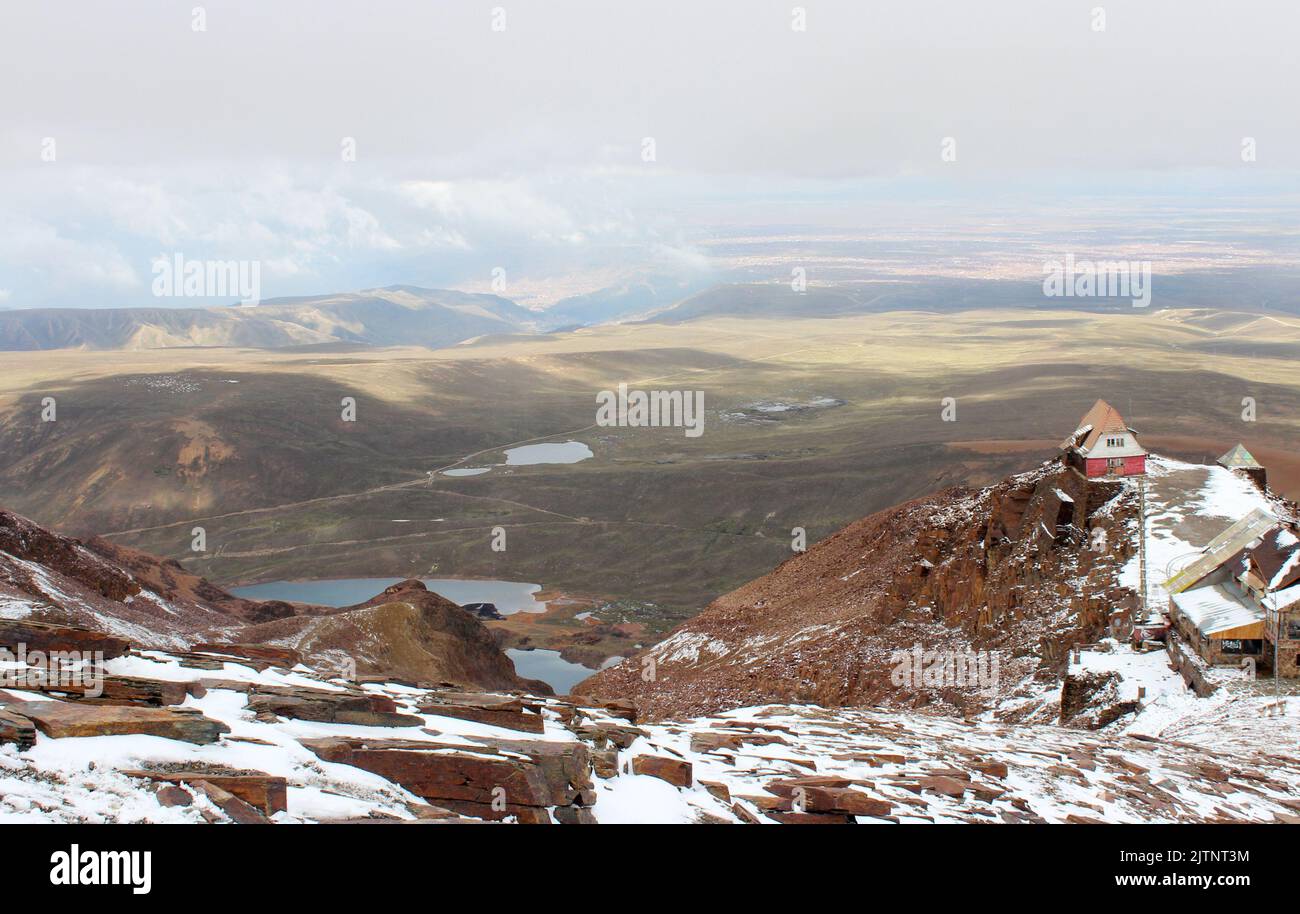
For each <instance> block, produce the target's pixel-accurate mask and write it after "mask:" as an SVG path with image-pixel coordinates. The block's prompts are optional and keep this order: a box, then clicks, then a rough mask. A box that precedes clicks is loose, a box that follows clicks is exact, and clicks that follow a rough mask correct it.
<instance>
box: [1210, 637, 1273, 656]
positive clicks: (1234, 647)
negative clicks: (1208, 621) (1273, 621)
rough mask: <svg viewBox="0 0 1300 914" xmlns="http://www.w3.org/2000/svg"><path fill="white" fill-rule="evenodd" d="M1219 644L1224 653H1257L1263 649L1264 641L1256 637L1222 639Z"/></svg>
mask: <svg viewBox="0 0 1300 914" xmlns="http://www.w3.org/2000/svg"><path fill="white" fill-rule="evenodd" d="M1219 645H1220V649H1221V650H1222V651H1223V653H1225V654H1258V653H1260V651H1262V650H1263V649H1264V642H1262V641H1260V640H1259V639H1258V638H1251V639H1250V640H1240V641H1234V640H1228V639H1224V640H1223V641H1220V642H1219Z"/></svg>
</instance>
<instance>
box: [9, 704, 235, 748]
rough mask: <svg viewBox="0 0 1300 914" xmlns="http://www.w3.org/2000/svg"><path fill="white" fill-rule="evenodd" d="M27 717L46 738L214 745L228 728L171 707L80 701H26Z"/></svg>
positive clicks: (25, 715) (25, 712)
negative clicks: (141, 738)
mask: <svg viewBox="0 0 1300 914" xmlns="http://www.w3.org/2000/svg"><path fill="white" fill-rule="evenodd" d="M23 716H24V717H26V718H29V719H30V720H31V721H32V723H34V724H35V725H36V729H38V730H40V731H41V732H42V733H44V734H45V735H46V736H49V737H52V738H54V739H63V738H66V737H74V736H124V735H128V734H142V735H145V736H161V737H163V738H164V739H177V740H182V741H184V742H187V743H198V744H200V745H202V744H205V743H215V742H216V741H217V740H218V739H219V738H220V737H221V734H223V733H229V732H230V728H229V727H227V726H226V725H225V724H223V723H221V722H220V721H216V720H212V719H211V718H209V717H204V716H203V715H202V714H198V713H193V712H187V711H180V710H173V709H171V708H142V707H136V706H134V705H102V704H93V705H92V704H84V703H81V702H62V701H29V702H27V703H26V704H24V705H23Z"/></svg>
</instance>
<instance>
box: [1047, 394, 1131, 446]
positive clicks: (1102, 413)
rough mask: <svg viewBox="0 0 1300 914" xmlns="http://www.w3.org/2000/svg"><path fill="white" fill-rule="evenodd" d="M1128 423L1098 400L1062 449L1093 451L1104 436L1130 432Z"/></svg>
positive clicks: (1113, 409) (1108, 405)
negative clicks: (1076, 448)
mask: <svg viewBox="0 0 1300 914" xmlns="http://www.w3.org/2000/svg"><path fill="white" fill-rule="evenodd" d="M1130 431H1132V429H1130V428H1129V427H1128V423H1127V422H1125V421H1124V417H1123V416H1121V415H1120V414H1119V410H1117V409H1116V408H1115V407H1113V406H1111V405H1110V404H1109V403H1107V402H1106V401H1105V400H1098V401H1097V402H1096V403H1094V404H1093V406H1092V409H1090V410H1088V412H1087V413H1085V414H1084V416H1083V418H1082V419H1080V420H1079V427H1078V429H1077V430H1076V431H1075V433H1074V434H1073V435H1071V436H1070V437H1068V438H1066V439H1065V440H1064V441H1063V442H1061V447H1063V448H1072V447H1079V448H1082V449H1083V450H1085V451H1090V450H1092V448H1093V446H1094V445H1096V443H1097V440H1098V439H1099V438H1101V436H1102V435H1105V434H1108V433H1112V432H1130Z"/></svg>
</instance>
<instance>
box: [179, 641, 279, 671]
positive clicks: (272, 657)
mask: <svg viewBox="0 0 1300 914" xmlns="http://www.w3.org/2000/svg"><path fill="white" fill-rule="evenodd" d="M190 650H191V651H193V652H194V653H196V654H223V655H225V656H227V657H240V658H243V659H246V660H258V661H261V662H262V663H273V664H275V665H276V666H283V667H285V668H288V669H292V668H293V667H295V666H297V665H298V664H300V663H302V654H300V653H298V652H297V651H295V650H294V649H293V648H291V647H274V646H272V645H269V644H215V643H209V642H204V643H202V644H196V645H194V646H193V647H191V648H190Z"/></svg>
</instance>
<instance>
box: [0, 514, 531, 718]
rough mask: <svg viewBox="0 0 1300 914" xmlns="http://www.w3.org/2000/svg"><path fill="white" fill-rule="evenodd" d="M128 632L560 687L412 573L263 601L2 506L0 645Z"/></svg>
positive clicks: (478, 682)
mask: <svg viewBox="0 0 1300 914" xmlns="http://www.w3.org/2000/svg"><path fill="white" fill-rule="evenodd" d="M42 624H44V625H45V626H46V629H43V628H42ZM50 625H54V626H57V627H58V630H59V631H64V632H68V634H65V635H64V636H63V638H64V641H63V642H59V643H54V642H51V641H49V640H48V638H47V637H45V636H43V635H42V632H44V631H46V630H47V629H48V626H50ZM70 629H81V630H85V632H86V633H85V634H75V633H73V632H71V631H70ZM74 635H75V636H74ZM69 639H72V640H69ZM128 640H130V641H131V642H133V643H136V644H139V645H141V646H144V647H152V648H161V649H167V650H177V649H181V648H185V647H188V646H192V653H193V656H192V657H190V658H189V659H188V661H187V662H188V663H189V664H190V665H196V666H197V665H201V664H203V663H205V662H207V663H210V664H211V665H212V668H213V669H220V668H221V661H215V662H214V661H212V660H210V659H208V660H205V659H204V658H205V656H206V655H209V654H212V653H213V652H216V653H219V654H221V655H223V656H225V657H231V658H237V659H238V660H239V661H240V662H242V663H245V664H247V665H255V666H256V665H266V664H276V665H279V666H282V667H286V668H290V667H293V666H295V665H296V664H298V663H301V662H302V661H304V660H307V661H310V662H311V663H313V664H314V665H316V666H319V667H322V668H330V669H335V670H337V671H340V672H344V673H346V674H347V675H348V676H350V677H352V678H357V677H360V676H366V675H378V676H382V677H386V678H394V679H406V680H409V681H412V682H421V683H427V684H431V685H437V684H439V683H450V684H454V685H457V686H461V687H463V688H466V689H521V690H529V691H533V692H540V693H547V692H549V691H550V689H549V687H548V686H547V685H546V684H545V683H540V682H536V681H532V680H526V679H522V678H520V677H519V676H517V675H516V674H515V670H514V664H513V663H511V661H510V659H509V658H508V657H507V656H506V655H505V654H504V653H503V652H502V650H501V649H500V646H499V645H498V644H497V642H496V640H495V639H494V638H493V637H492V634H491V632H489V631H488V629H487V628H485V627H484V625H483V624H482V622H481V621H480V620H479V618H478V617H477V616H476V615H474V614H473V613H471V612H468V611H466V610H464V609H462V608H461V607H459V606H457V605H456V604H454V603H452V602H450V601H449V600H445V599H443V598H442V597H440V596H438V595H437V594H434V593H431V592H429V590H428V589H427V588H426V587H425V586H424V584H423V583H421V582H420V581H414V580H411V581H403V582H401V583H399V584H395V585H394V586H392V587H389V588H387V589H386V590H385V591H384V592H383V593H381V594H379V595H377V596H376V597H374V598H373V599H371V600H367V601H366V602H365V603H361V604H359V605H357V606H350V607H344V608H342V609H336V608H333V607H326V606H309V605H305V604H289V603H284V602H279V601H271V602H265V603H259V602H257V601H253V600H244V599H241V598H238V597H235V596H233V595H231V594H229V593H227V592H226V591H224V590H222V589H221V588H219V587H217V586H215V585H213V584H212V583H211V582H209V581H206V580H204V579H203V578H201V577H199V576H198V575H195V574H192V573H190V572H187V571H186V570H185V569H184V568H183V567H182V566H181V565H180V564H179V563H177V562H175V561H173V560H170V559H168V560H163V559H159V558H156V557H154V556H150V555H146V554H145V553H142V552H137V551H135V550H132V549H126V548H124V547H121V546H118V545H116V544H114V543H110V542H108V541H106V540H102V539H92V540H89V541H87V542H85V543H83V542H81V541H80V540H76V539H73V538H70V537H66V536H62V535H60V534H57V533H54V532H51V531H49V530H46V529H44V528H42V527H40V526H39V525H38V524H35V523H34V522H32V521H30V520H28V519H26V518H24V517H20V516H18V515H16V514H13V513H10V512H7V511H3V510H0V647H4V646H5V645H7V644H12V645H17V644H26V645H27V649H28V650H55V649H77V647H80V649H82V650H85V651H95V650H102V651H103V652H104V656H105V657H106V658H111V657H114V656H118V654H120V653H121V652H122V650H124V647H123V645H125V644H126V643H127V641H128Z"/></svg>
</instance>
